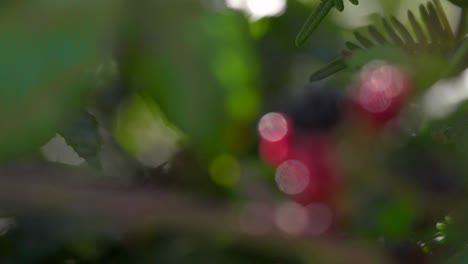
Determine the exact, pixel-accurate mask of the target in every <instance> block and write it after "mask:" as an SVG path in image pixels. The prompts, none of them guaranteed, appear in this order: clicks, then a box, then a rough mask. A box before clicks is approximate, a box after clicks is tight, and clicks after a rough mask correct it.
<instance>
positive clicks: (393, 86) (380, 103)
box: [357, 62, 408, 113]
mask: <svg viewBox="0 0 468 264" xmlns="http://www.w3.org/2000/svg"><path fill="white" fill-rule="evenodd" d="M407 86H408V81H407V77H406V75H405V74H404V73H403V72H402V71H401V70H400V69H399V68H398V67H397V66H394V65H390V64H384V63H382V62H378V63H376V62H373V63H370V64H369V65H367V66H365V67H364V69H363V70H362V71H361V73H360V74H359V80H358V87H357V99H358V103H359V104H360V105H361V106H362V107H363V108H364V109H365V110H367V111H369V112H372V113H382V112H385V111H386V110H387V109H388V108H390V107H391V106H392V105H393V104H395V102H396V101H398V100H399V98H401V97H402V95H403V93H404V91H405V89H406V88H407Z"/></svg>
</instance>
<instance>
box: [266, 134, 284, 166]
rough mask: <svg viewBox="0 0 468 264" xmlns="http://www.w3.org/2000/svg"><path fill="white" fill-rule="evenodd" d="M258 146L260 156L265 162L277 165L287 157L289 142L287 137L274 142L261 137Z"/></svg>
mask: <svg viewBox="0 0 468 264" xmlns="http://www.w3.org/2000/svg"><path fill="white" fill-rule="evenodd" d="M258 148H259V154H260V157H261V158H262V160H263V161H264V162H265V163H267V164H269V165H271V166H278V165H280V164H281V163H282V162H284V161H285V160H287V159H288V157H289V155H290V151H291V142H290V139H289V138H284V139H282V140H280V141H276V142H271V141H268V140H265V139H261V140H260V144H259V146H258Z"/></svg>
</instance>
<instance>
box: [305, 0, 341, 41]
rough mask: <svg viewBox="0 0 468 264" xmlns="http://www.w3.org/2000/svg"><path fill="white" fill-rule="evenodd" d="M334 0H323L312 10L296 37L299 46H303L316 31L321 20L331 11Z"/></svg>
mask: <svg viewBox="0 0 468 264" xmlns="http://www.w3.org/2000/svg"><path fill="white" fill-rule="evenodd" d="M333 5H334V2H333V0H323V1H322V2H320V4H319V5H318V6H317V7H316V8H315V9H314V11H312V14H310V16H309V18H308V19H307V20H306V22H305V23H304V25H303V26H302V28H301V30H300V31H299V33H298V34H297V37H296V45H297V46H298V47H300V46H302V45H303V44H304V43H305V42H306V40H307V39H308V38H309V37H310V36H311V35H312V33H314V31H315V29H316V28H317V27H318V25H319V24H320V22H322V20H323V19H324V18H325V16H326V15H327V14H328V12H330V10H331V8H332V7H333Z"/></svg>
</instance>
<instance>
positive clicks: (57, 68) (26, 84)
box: [0, 0, 118, 159]
mask: <svg viewBox="0 0 468 264" xmlns="http://www.w3.org/2000/svg"><path fill="white" fill-rule="evenodd" d="M114 3H117V2H115V1H110V0H103V1H91V0H85V1H20V2H19V3H17V2H14V3H13V2H8V3H2V4H0V7H1V8H0V58H1V59H0V87H1V88H0V158H8V159H9V158H14V157H16V156H18V155H25V154H26V153H30V152H32V151H35V150H37V149H38V148H39V147H40V146H41V145H42V144H44V143H46V142H47V141H48V140H49V139H50V138H51V137H52V136H53V135H54V134H55V133H56V131H57V130H58V128H59V126H60V123H61V122H62V121H63V120H65V119H66V118H67V117H68V116H69V115H70V114H72V113H73V112H74V111H77V110H78V109H79V108H80V107H81V104H82V102H81V99H82V97H83V95H84V93H85V92H87V91H88V90H89V89H90V88H92V87H93V83H92V82H91V80H92V78H91V76H92V74H91V72H92V71H93V70H94V69H95V68H96V65H97V63H98V62H99V61H100V60H101V58H103V57H104V54H105V53H107V50H108V47H105V46H104V45H103V43H107V40H108V37H110V35H108V33H111V32H112V30H113V26H114V22H115V11H116V9H117V8H118V7H117V6H115V5H114Z"/></svg>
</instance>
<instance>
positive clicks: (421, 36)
mask: <svg viewBox="0 0 468 264" xmlns="http://www.w3.org/2000/svg"><path fill="white" fill-rule="evenodd" d="M408 20H409V21H410V23H411V27H412V28H413V30H414V32H415V33H416V37H417V42H418V44H424V43H427V42H428V41H427V38H426V35H425V34H424V31H423V29H422V28H421V25H420V24H419V23H418V21H416V17H415V16H414V14H413V12H411V11H408Z"/></svg>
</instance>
